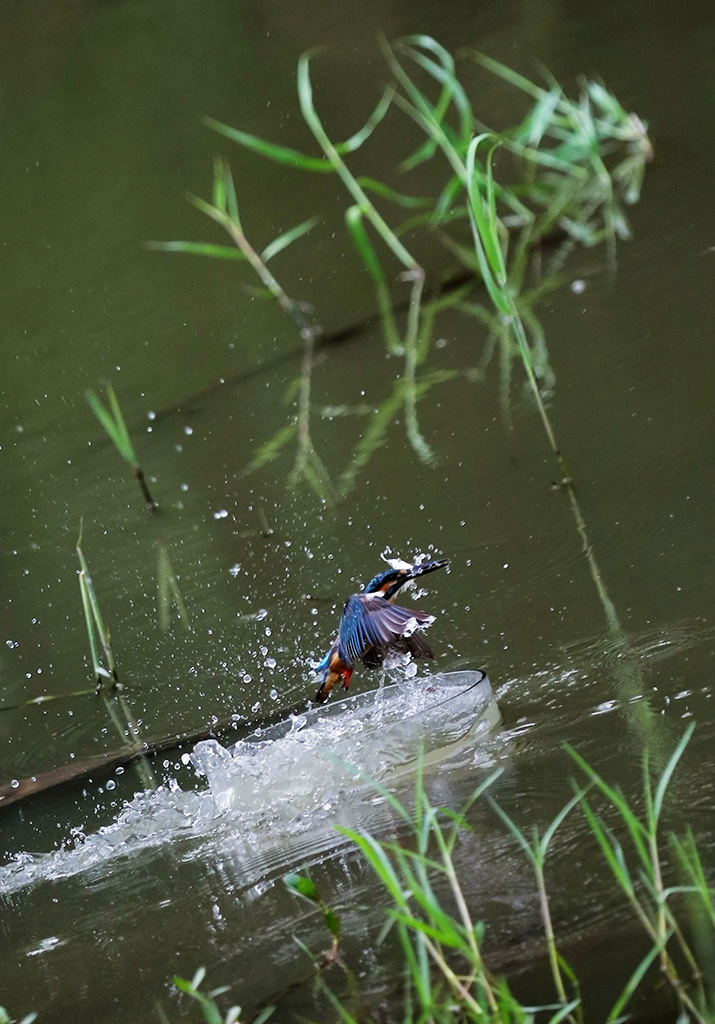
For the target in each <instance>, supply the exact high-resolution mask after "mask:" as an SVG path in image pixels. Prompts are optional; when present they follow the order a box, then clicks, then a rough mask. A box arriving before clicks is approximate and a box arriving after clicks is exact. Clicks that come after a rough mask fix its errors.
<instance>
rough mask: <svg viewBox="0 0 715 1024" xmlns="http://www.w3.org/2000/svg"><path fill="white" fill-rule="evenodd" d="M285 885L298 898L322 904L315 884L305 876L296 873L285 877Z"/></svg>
mask: <svg viewBox="0 0 715 1024" xmlns="http://www.w3.org/2000/svg"><path fill="white" fill-rule="evenodd" d="M283 884H284V885H285V886H286V888H288V889H290V891H291V892H294V893H296V894H297V895H298V896H303V897H305V899H307V900H310V901H311V902H312V903H320V897H319V896H318V890H317V888H316V886H315V883H314V882H313V881H312V880H311V879H310V878H307V877H306V876H305V875H297V874H295V873H289V874H287V875H284V876H283Z"/></svg>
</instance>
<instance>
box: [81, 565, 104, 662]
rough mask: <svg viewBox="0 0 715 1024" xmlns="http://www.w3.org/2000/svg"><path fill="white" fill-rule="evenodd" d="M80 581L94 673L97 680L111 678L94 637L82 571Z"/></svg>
mask: <svg viewBox="0 0 715 1024" xmlns="http://www.w3.org/2000/svg"><path fill="white" fill-rule="evenodd" d="M78 579H79V591H80V595H81V597H82V608H83V610H84V623H85V626H86V628H87V639H88V640H89V650H90V656H91V659H92V673H93V675H94V678H95V680H97V679H99V677H100V676H104V677H105V678H106V677H108V676H109V673H108V672H107V670H106V669H105V668H104V667H103V665H102V663H101V662H100V660H99V650H98V648H97V640H96V637H95V635H94V622H93V620H92V611H91V609H90V606H89V596H88V594H87V585H86V581H85V576H84V570H82V571H80V573H79V576H78Z"/></svg>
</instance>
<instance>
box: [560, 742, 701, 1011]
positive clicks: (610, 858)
mask: <svg viewBox="0 0 715 1024" xmlns="http://www.w3.org/2000/svg"><path fill="white" fill-rule="evenodd" d="M694 728H695V726H694V724H691V725H690V726H689V727H688V728H687V729H686V731H685V733H684V735H683V737H682V738H681V740H680V742H679V743H678V745H677V746H676V748H675V750H674V752H673V754H672V755H671V757H670V758H669V760H668V762H667V764H666V765H665V767H664V768H663V770H662V772H661V773H660V776H659V777H658V778H657V779H656V780H654V779H653V776H652V771H651V766H650V756H649V753H648V751H647V750H646V751H645V752H644V754H643V801H644V808H645V810H644V812H642V813H641V814H639V813H637V811H635V810H634V808H633V805H632V803H631V802H629V801H628V799H627V798H626V797H625V795H624V794H623V792H622V791H621V789H620V788H619V787H617V786H611V785H610V784H609V783H607V782H605V781H604V779H603V778H601V776H600V775H599V774H598V773H597V772H596V771H595V770H594V769H593V768H592V767H591V766H590V765H589V764H588V762H587V761H585V760H584V758H583V757H581V755H580V754H579V753H578V752H577V751H575V750H573V749H572V748H571V747H569V746H568V745H567V750H568V751H569V753H570V754H571V756H572V758H573V759H574V761H575V762H576V764H577V765H578V766H579V767H580V768H581V769H582V770H583V772H584V773H585V775H586V777H587V778H588V780H589V782H590V783H591V785H592V787H593V788H595V789H596V790H597V791H598V792H600V793H601V794H602V795H603V796H604V797H605V798H606V800H607V802H608V803H609V804H610V805H611V807H612V808H613V809H614V810H615V811H616V812H617V813H618V815H619V817H620V819H621V822H622V823H623V825H625V829H626V832H625V837H626V839H627V841H628V844H629V847H630V849H628V848H627V847H624V845H623V843H622V842H621V840H620V839H619V838H618V837H617V836H616V835H615V834H614V832H613V831H612V829H611V828H609V827H608V826H607V825H606V823H605V822H604V819H603V818H602V817H601V815H599V814H597V813H596V812H595V811H594V809H593V807H592V804H591V802H590V801H589V799H588V797H587V795H586V793H585V792H579V793H578V794H577V796H578V800H579V803H580V805H581V807H582V809H583V812H584V814H585V816H586V820H587V821H588V825H589V828H590V830H591V834H592V835H593V836H594V837H595V839H596V841H597V843H598V845H599V847H600V850H601V852H602V854H603V856H604V858H605V860H606V863H607V864H608V866H609V868H610V869H611V872H612V874H613V878H614V880H615V881H616V883H617V884H618V886H619V888H620V889H621V891H622V892H623V893H624V895H625V896H626V898H627V899H628V902H629V903H630V905H631V907H632V909H633V912H634V915H635V917H636V919H637V920H638V922H639V923H640V924H641V926H642V927H643V929H644V931H645V933H646V935H647V936H648V938H649V939H650V941H651V943H652V945H651V949H650V951H649V952H648V953H647V955H646V956H645V957H644V958H643V960H642V961H641V963H640V964H639V965H638V966H637V967H636V969H635V971H634V972H633V975H632V977H631V979H630V981H629V983H628V985H627V986H626V989H624V992H623V994H622V996H621V998H620V1000H619V1001H618V1002H617V1003H616V1005H615V1006H614V1007H613V1010H612V1011H611V1014H610V1015H609V1018H608V1021H609V1024H610V1022H611V1021H615V1020H617V1019H618V1018H619V1017H620V1014H621V1012H622V1011H623V1009H624V1008H625V1006H626V1005H627V1003H628V1001H629V999H630V998H631V996H632V994H633V992H634V991H635V989H636V987H637V986H638V984H639V983H640V981H641V980H642V978H643V977H644V975H645V973H646V971H647V970H648V968H649V967H650V965H651V963H652V962H653V961H655V960H656V958H659V960H660V965H661V973H662V975H663V977H664V978H665V979H666V980H667V982H668V984H669V986H670V988H671V990H672V993H673V996H674V998H675V1001H676V1003H677V1005H678V1008H679V1011H680V1017H679V1020H692V1021H696V1022H697V1024H708V1022H712V1020H713V1019H715V987H713V979H714V978H715V959H714V957H713V950H714V949H715V945H714V941H715V900H714V894H715V890H714V889H713V888H712V886H711V885H710V884H708V881H707V877H706V872H705V869H704V867H703V864H702V860H701V858H700V854H699V852H698V849H697V846H696V844H695V840H694V838H693V835H692V832H691V831H688V833H687V834H686V837H685V838H684V839H679V838H678V837H677V836H675V835H674V834H672V833H671V834H670V837H669V841H670V845H671V849H672V850H673V853H674V855H675V857H674V860H675V863H674V864H672V865H668V863H667V861H666V859H665V857H664V854H663V851H662V837H661V818H662V814H663V808H664V806H665V803H666V799H667V792H668V786H669V784H670V781H671V778H672V776H673V773H674V771H675V769H676V767H677V765H678V762H679V761H680V758H681V757H682V755H683V753H684V751H685V748H686V746H687V744H688V741H689V740H690V738H691V736H692V735H693V730H694ZM629 859H630V860H633V861H634V864H633V865H631V864H629ZM669 867H670V868H676V869H677V868H679V869H680V872H681V875H682V876H683V879H684V884H682V885H674V886H673V885H666V877H667V874H668V873H672V871H669V870H668V869H669ZM683 894H687V896H688V898H689V901H688V904H687V905H686V924H687V927H684V925H683V923H682V922H681V920H680V919H679V917H678V916H677V914H676V911H675V909H674V906H673V904H674V899H675V897H677V896H680V895H683ZM688 928H689V929H690V930H691V931H692V933H693V936H694V938H693V940H689V939H688V937H687V931H688ZM691 941H692V943H694V944H696V945H695V948H694V947H693V944H691ZM698 947H699V948H698Z"/></svg>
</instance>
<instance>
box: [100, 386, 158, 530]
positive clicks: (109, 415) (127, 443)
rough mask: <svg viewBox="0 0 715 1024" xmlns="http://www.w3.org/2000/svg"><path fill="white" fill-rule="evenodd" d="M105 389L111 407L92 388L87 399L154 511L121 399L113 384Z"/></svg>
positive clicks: (152, 500) (147, 505)
mask: <svg viewBox="0 0 715 1024" xmlns="http://www.w3.org/2000/svg"><path fill="white" fill-rule="evenodd" d="M105 390H106V392H107V398H108V400H109V408H105V406H104V405H102V402H101V400H100V399H99V397H98V396H97V394H96V393H95V392H94V391H92V390H91V389H88V390H87V391H85V398H86V399H87V403H88V405H89V407H90V409H91V410H92V412H93V413H94V415H95V416H96V417H97V419H98V420H99V422H100V423H101V424H102V426H103V427H104V429H105V430H106V432H107V434H108V436H109V438H110V440H111V441H112V444H113V445H114V447H115V448H116V449H117V451H118V452H119V454H120V455H121V457H122V458H123V459H124V461H125V462H127V463H129V465H130V466H131V467H132V469H133V470H134V476H135V477H136V479H137V482H138V484H139V487H140V489H141V492H142V494H143V495H144V501H145V502H146V507H147V509H149V511H152V512H153V511H155V510H156V509H157V508H158V506H157V504H156V502H155V501H154V499H153V498H152V496H151V493H150V491H149V487H148V485H147V482H146V477H145V475H144V470H143V469H142V467H141V466H140V465H139V459H138V458H137V455H136V452H135V451H134V445H133V444H132V439H131V437H130V436H129V431H128V430H127V425H126V423H125V421H124V416H123V415H122V410H121V409H120V407H119V401H118V399H117V396H116V394H115V393H114V388H113V387H112V385H111V384H109V383H106V384H105Z"/></svg>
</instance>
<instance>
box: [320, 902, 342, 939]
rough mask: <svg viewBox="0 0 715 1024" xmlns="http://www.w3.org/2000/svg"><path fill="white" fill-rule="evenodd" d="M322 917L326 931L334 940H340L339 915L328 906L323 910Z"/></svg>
mask: <svg viewBox="0 0 715 1024" xmlns="http://www.w3.org/2000/svg"><path fill="white" fill-rule="evenodd" d="M323 917H324V919H325V924H326V927H327V929H328V931H329V932H330V934H331V935H332V936H333V938H334V939H335V941H336V942H338V941H339V940H340V917H339V916H338V914H336V913H335V911H334V910H330V909H329V908H328V909H327V910H326V911H325V913H324V914H323Z"/></svg>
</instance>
